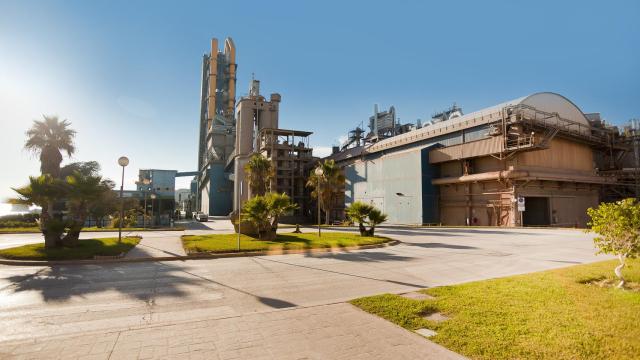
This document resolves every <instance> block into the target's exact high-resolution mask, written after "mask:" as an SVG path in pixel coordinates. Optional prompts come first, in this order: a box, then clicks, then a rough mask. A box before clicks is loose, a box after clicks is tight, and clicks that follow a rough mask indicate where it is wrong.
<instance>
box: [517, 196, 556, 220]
mask: <svg viewBox="0 0 640 360" xmlns="http://www.w3.org/2000/svg"><path fill="white" fill-rule="evenodd" d="M524 205H525V211H524V213H523V214H522V222H523V225H524V226H532V225H533V226H544V225H551V220H550V216H549V198H546V197H525V198H524Z"/></svg>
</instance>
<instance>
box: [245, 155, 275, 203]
mask: <svg viewBox="0 0 640 360" xmlns="http://www.w3.org/2000/svg"><path fill="white" fill-rule="evenodd" d="M244 171H245V172H246V173H247V176H248V177H249V189H250V190H251V196H256V195H257V196H263V195H264V194H266V193H267V191H269V187H270V186H269V184H270V183H271V179H272V178H273V164H272V163H271V160H269V159H267V158H266V157H264V156H263V155H262V154H253V155H252V156H251V158H249V161H248V162H247V164H246V165H245V166H244Z"/></svg>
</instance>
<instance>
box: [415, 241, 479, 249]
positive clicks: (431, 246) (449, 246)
mask: <svg viewBox="0 0 640 360" xmlns="http://www.w3.org/2000/svg"><path fill="white" fill-rule="evenodd" d="M402 244H403V245H409V246H418V247H422V248H427V249H479V248H477V247H475V246H467V245H455V244H443V243H437V242H435V243H434V242H430V243H410V242H404V241H403V242H402Z"/></svg>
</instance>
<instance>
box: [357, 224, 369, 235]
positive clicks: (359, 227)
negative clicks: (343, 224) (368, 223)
mask: <svg viewBox="0 0 640 360" xmlns="http://www.w3.org/2000/svg"><path fill="white" fill-rule="evenodd" d="M358 230H360V236H367V228H366V227H364V225H363V224H362V223H358Z"/></svg>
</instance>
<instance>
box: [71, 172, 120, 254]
mask: <svg viewBox="0 0 640 360" xmlns="http://www.w3.org/2000/svg"><path fill="white" fill-rule="evenodd" d="M110 183H111V182H110V181H109V180H103V179H102V176H100V175H97V174H96V173H94V172H92V171H91V172H89V173H86V172H82V171H81V170H75V171H73V173H72V174H71V175H69V176H67V178H66V185H67V186H66V187H67V193H66V200H67V209H68V210H69V231H68V232H67V234H66V236H65V237H64V238H63V243H64V245H66V246H75V245H77V243H78V239H79V238H80V231H82V228H83V227H84V223H85V221H86V220H87V216H88V215H89V209H90V207H91V206H92V205H94V204H95V203H97V202H100V201H101V200H102V199H103V198H104V194H105V193H108V192H111V187H110Z"/></svg>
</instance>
